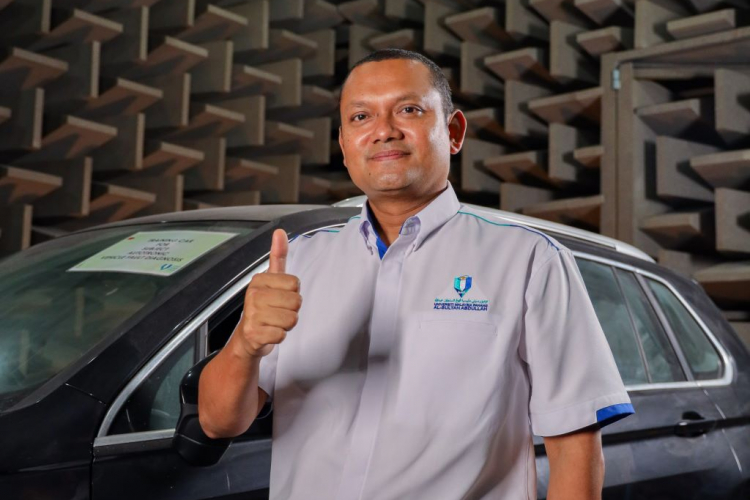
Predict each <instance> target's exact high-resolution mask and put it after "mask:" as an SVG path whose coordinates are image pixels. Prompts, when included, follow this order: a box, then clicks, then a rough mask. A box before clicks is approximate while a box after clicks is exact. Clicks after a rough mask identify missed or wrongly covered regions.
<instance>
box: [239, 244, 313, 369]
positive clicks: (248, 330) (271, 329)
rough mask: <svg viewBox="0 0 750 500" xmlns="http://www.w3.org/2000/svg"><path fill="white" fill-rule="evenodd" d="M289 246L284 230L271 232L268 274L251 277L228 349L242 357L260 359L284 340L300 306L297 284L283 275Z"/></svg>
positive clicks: (300, 300) (292, 278)
mask: <svg viewBox="0 0 750 500" xmlns="http://www.w3.org/2000/svg"><path fill="white" fill-rule="evenodd" d="M288 252H289V242H288V241H287V236H286V233H285V232H284V230H283V229H277V230H275V231H274V232H273V236H272V239H271V254H270V257H269V263H268V270H267V271H266V272H265V273H257V274H256V275H255V276H253V279H252V280H251V281H250V284H249V285H248V287H247V291H246V292H245V304H244V308H243V310H242V320H241V321H240V324H239V325H238V327H237V330H235V332H234V334H233V335H232V338H231V339H230V341H229V343H228V344H227V347H230V348H231V349H232V350H233V352H235V353H236V354H238V355H239V356H242V357H247V358H256V359H260V358H261V357H263V356H266V355H268V354H269V353H270V352H271V351H272V350H273V346H274V345H275V344H280V343H281V342H283V341H284V339H285V338H286V334H287V332H288V331H289V330H291V329H292V328H294V326H295V325H296V324H297V313H298V312H299V309H300V307H301V306H302V296H301V295H300V294H299V290H300V283H299V279H298V278H297V277H296V276H292V275H291V274H286V256H287V253H288Z"/></svg>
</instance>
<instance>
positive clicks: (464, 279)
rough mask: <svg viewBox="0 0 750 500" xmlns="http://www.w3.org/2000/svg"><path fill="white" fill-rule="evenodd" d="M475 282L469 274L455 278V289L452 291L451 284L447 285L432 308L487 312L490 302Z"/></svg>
mask: <svg viewBox="0 0 750 500" xmlns="http://www.w3.org/2000/svg"><path fill="white" fill-rule="evenodd" d="M446 281H447V280H446ZM473 281H474V279H473V278H472V277H471V276H469V275H468V274H464V275H461V276H456V277H455V278H453V289H452V290H451V286H450V285H449V283H450V282H448V283H446V287H445V289H444V290H443V293H441V294H440V295H438V296H437V297H436V298H435V302H434V303H433V306H432V308H433V309H438V310H443V311H487V310H488V309H489V305H490V301H489V300H487V296H486V295H485V294H484V292H483V291H482V290H480V289H479V287H478V286H477V284H476V283H473ZM469 290H471V293H470V294H469ZM456 294H458V297H456Z"/></svg>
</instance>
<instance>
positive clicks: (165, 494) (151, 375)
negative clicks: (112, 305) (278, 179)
mask: <svg viewBox="0 0 750 500" xmlns="http://www.w3.org/2000/svg"><path fill="white" fill-rule="evenodd" d="M340 212H341V213H339V214H338V215H339V216H341V217H345V216H349V215H351V214H349V213H348V212H346V211H344V210H340ZM333 219H334V218H332V217H328V218H327V219H326V218H322V217H321V218H317V219H316V220H317V222H309V221H308V223H307V224H306V226H305V231H304V232H303V234H309V232H312V231H314V230H317V229H322V228H328V227H335V226H336V225H339V224H340V221H338V220H333ZM344 220H345V219H344ZM328 221H331V222H332V223H328ZM311 225H312V226H313V227H312V229H311V228H310V226H311ZM250 257H253V256H250ZM256 258H257V257H253V258H251V259H249V260H251V261H254V260H255V259H256ZM267 268H268V261H267V260H263V261H262V262H260V263H259V264H258V265H257V266H256V267H255V268H253V269H252V270H251V271H250V272H248V274H246V275H245V276H243V277H242V278H241V279H239V280H238V281H237V282H236V283H234V284H233V285H232V286H231V287H230V288H228V289H227V290H226V291H225V292H224V293H223V294H221V295H220V296H219V297H218V298H217V299H216V300H215V301H213V302H212V303H211V304H210V305H209V306H207V307H206V308H205V309H204V310H202V311H201V312H199V313H198V314H197V315H196V317H195V318H194V319H193V320H192V321H191V322H190V323H189V324H187V325H186V326H185V327H184V328H182V329H181V330H180V331H179V332H178V333H177V334H176V335H175V336H174V337H173V338H172V339H171V341H170V342H169V343H168V344H167V345H165V346H164V347H163V348H162V349H161V350H160V351H159V352H158V353H157V354H156V355H155V356H154V357H153V358H152V359H151V360H150V361H149V362H148V363H147V364H146V365H145V366H144V367H143V368H142V369H141V370H140V371H139V372H138V374H137V375H135V377H133V378H132V379H131V380H130V381H129V383H128V384H127V385H126V386H125V388H124V389H123V390H122V391H121V392H120V394H119V396H118V397H117V399H116V400H115V402H114V403H113V404H112V405H111V407H110V409H109V411H108V413H107V416H106V417H105V419H104V422H103V423H102V426H101V428H100V431H99V434H98V436H97V437H96V439H95V442H94V462H93V468H92V498H93V499H94V500H103V499H106V500H110V499H120V498H122V499H133V498H138V499H139V500H146V499H150V498H153V499H159V500H168V499H180V500H198V499H206V498H212V499H218V498H227V499H229V498H243V499H249V500H252V499H266V498H268V485H269V476H270V466H271V430H272V429H271V421H272V420H271V417H270V415H268V412H267V411H263V412H262V413H261V417H263V418H258V419H256V421H255V422H254V423H253V425H252V426H251V427H250V429H249V430H248V431H247V432H246V433H245V434H243V435H242V436H240V437H238V438H235V439H234V440H233V442H232V444H231V445H230V446H229V448H228V449H227V451H226V453H225V454H224V456H223V457H222V458H221V460H220V461H219V462H218V463H217V464H215V465H213V466H209V467H199V466H193V465H190V464H188V463H187V462H186V461H185V460H184V459H183V458H182V457H181V456H180V455H179V454H178V453H177V452H176V451H175V450H174V449H173V448H172V437H173V436H174V432H175V425H176V423H177V420H178V417H179V413H180V403H179V386H180V382H181V380H182V378H183V376H184V375H185V373H186V372H187V371H188V369H190V367H192V366H193V365H194V364H195V363H197V362H198V361H199V360H200V359H202V358H204V357H205V356H206V355H207V354H208V353H210V352H212V351H214V350H216V349H219V348H221V347H223V346H224V345H225V343H226V342H227V340H228V339H229V336H230V335H231V333H232V332H233V331H234V329H235V327H236V325H237V324H238V322H239V319H240V314H241V312H242V306H243V303H244V294H245V289H246V287H247V285H248V283H249V282H250V280H251V279H252V276H254V275H255V273H258V272H263V271H264V270H265V269H267ZM264 414H265V415H264Z"/></svg>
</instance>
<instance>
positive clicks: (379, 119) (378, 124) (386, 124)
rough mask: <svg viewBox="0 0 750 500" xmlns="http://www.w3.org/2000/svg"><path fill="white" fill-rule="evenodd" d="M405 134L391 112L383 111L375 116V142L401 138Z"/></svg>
mask: <svg viewBox="0 0 750 500" xmlns="http://www.w3.org/2000/svg"><path fill="white" fill-rule="evenodd" d="M403 138H404V134H403V133H402V132H401V130H400V129H399V128H398V126H397V125H396V124H395V122H394V117H393V115H392V114H391V113H382V114H379V115H378V116H376V117H375V128H374V130H373V142H390V141H391V140H394V139H395V140H400V139H403Z"/></svg>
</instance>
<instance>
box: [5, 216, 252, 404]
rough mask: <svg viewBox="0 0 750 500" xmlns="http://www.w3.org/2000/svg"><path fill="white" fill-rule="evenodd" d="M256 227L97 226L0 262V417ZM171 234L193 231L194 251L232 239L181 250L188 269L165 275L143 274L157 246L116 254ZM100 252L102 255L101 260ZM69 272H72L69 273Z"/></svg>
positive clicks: (203, 223) (190, 279) (215, 223)
mask: <svg viewBox="0 0 750 500" xmlns="http://www.w3.org/2000/svg"><path fill="white" fill-rule="evenodd" d="M261 224H262V223H261V222H225V221H195V222H173V223H154V224H137V225H136V224H134V225H129V226H117V227H110V228H101V229H96V230H91V231H84V232H81V233H72V234H70V235H65V236H61V237H59V238H55V239H53V240H50V241H48V242H45V243H41V244H39V245H35V246H33V247H31V248H29V249H26V250H24V251H22V252H18V253H16V254H13V255H11V256H9V257H7V258H5V259H1V260H0V297H2V298H3V300H2V301H0V411H3V410H6V409H9V408H11V407H12V406H13V405H14V404H15V403H17V402H18V401H20V400H21V399H23V398H24V397H26V396H28V395H29V394H30V393H31V392H32V391H34V390H35V389H37V388H38V387H39V386H41V385H42V384H44V383H45V382H47V381H48V380H50V379H52V378H53V377H54V376H55V375H57V374H58V373H60V372H61V371H62V370H64V369H66V368H67V367H69V366H71V365H72V364H74V363H76V362H80V361H81V360H84V359H85V358H86V354H87V353H88V352H89V351H90V350H91V349H92V348H94V346H96V345H97V344H98V343H100V342H102V341H105V340H109V339H111V338H112V337H113V336H114V335H117V334H119V333H121V331H120V330H119V328H121V326H122V325H123V323H124V322H126V321H128V320H132V319H133V318H134V317H135V316H142V315H144V314H147V313H148V312H149V311H151V310H152V309H153V308H156V307H158V306H159V304H161V303H162V302H163V301H164V300H166V299H167V298H168V297H170V296H172V295H174V294H175V293H177V292H178V291H179V290H182V289H184V288H185V287H186V286H187V285H188V284H190V283H192V282H194V281H195V280H197V279H199V278H200V276H202V275H203V274H204V273H206V272H208V271H209V270H210V269H211V268H212V267H213V266H214V265H216V264H217V263H219V262H221V261H222V259H223V258H225V257H226V256H227V255H229V254H230V253H231V252H232V251H234V250H236V248H238V247H239V246H241V245H242V244H243V243H244V242H246V241H247V239H249V237H250V235H251V234H252V232H253V231H254V230H255V229H256V228H257V227H259V226H260V225H261ZM171 231H190V232H192V233H196V234H198V235H199V237H198V238H197V239H196V244H201V245H202V243H201V239H202V240H203V241H209V240H210V241H214V240H215V239H216V238H217V237H218V236H219V235H217V234H216V233H222V234H223V236H226V235H234V236H233V237H231V238H230V239H228V240H224V242H223V243H220V244H218V245H217V246H210V245H209V246H199V247H192V246H191V247H189V248H188V250H183V251H187V252H188V253H186V254H184V255H182V257H184V258H185V259H184V260H185V261H186V262H189V263H188V264H186V265H184V266H183V267H182V268H180V269H179V270H177V271H174V270H172V271H168V270H167V269H169V267H167V266H173V264H164V265H163V267H162V270H161V271H160V274H150V273H149V272H146V270H144V269H143V267H142V265H143V264H144V262H145V263H148V262H149V261H153V260H158V259H159V258H160V257H159V255H160V254H161V253H163V252H161V249H163V246H161V247H159V249H157V250H158V251H152V250H149V249H143V248H142V249H141V251H140V252H134V251H133V249H132V248H131V249H130V250H129V251H128V250H122V248H123V247H122V245H125V247H127V245H128V242H129V241H131V240H134V241H136V242H138V241H140V239H141V238H146V237H149V235H150V234H152V233H153V235H154V238H157V237H159V238H162V237H164V236H165V235H167V233H168V232H171ZM138 233H141V234H140V236H139V235H138ZM169 234H174V233H169ZM223 236H222V237H223ZM191 241H192V240H191ZM156 244H157V245H165V244H166V241H160V242H158V243H156ZM113 247H114V248H120V250H118V251H114V250H112V248H113ZM101 252H110V254H109V255H106V258H107V259H109V260H106V261H105V260H104V257H103V254H102V253H101ZM112 252H114V253H115V254H117V252H120V253H121V254H119V255H112V254H111V253H112ZM125 252H128V253H127V256H129V257H128V258H126V255H125ZM147 252H151V253H147ZM201 252H203V253H201ZM133 253H135V254H137V255H136V256H133V255H130V254H133ZM130 257H133V258H132V259H131V258H130ZM170 258H173V257H170ZM92 259H93V260H94V261H97V259H99V260H98V261H97V262H98V264H99V265H92V266H90V267H86V269H87V270H81V269H80V268H79V266H81V265H84V264H85V263H89V264H90V263H91V260H92ZM191 259H194V260H191ZM105 262H109V263H111V262H118V263H119V264H118V265H117V266H115V267H116V268H117V269H118V270H113V268H112V267H111V266H108V265H104V264H102V263H105ZM123 262H127V263H128V264H123ZM74 267H75V268H77V269H78V270H71V269H72V268H74ZM97 269H98V270H97ZM105 269H106V270H105ZM173 269H177V267H176V266H174V267H173ZM126 271H133V272H126Z"/></svg>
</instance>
